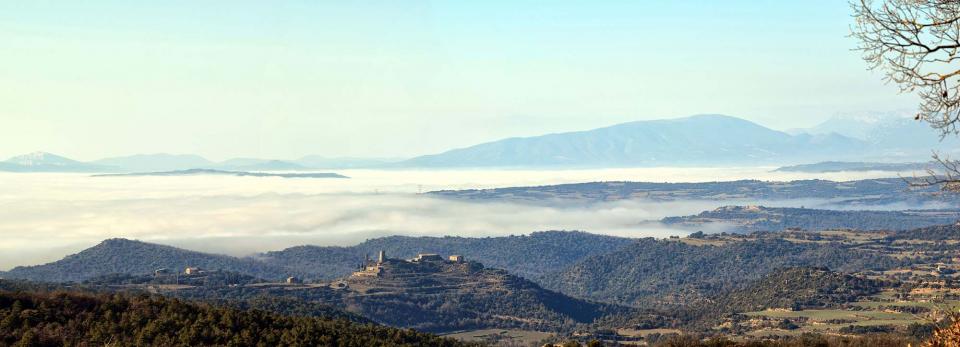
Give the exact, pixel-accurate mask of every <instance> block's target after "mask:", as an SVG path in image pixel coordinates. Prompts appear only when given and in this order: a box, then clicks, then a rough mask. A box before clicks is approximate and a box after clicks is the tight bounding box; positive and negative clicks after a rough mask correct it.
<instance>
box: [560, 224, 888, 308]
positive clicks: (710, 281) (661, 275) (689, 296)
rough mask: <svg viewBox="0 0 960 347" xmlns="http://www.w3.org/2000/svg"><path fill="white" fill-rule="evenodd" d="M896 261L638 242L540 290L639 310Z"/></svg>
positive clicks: (766, 243)
mask: <svg viewBox="0 0 960 347" xmlns="http://www.w3.org/2000/svg"><path fill="white" fill-rule="evenodd" d="M898 264H900V263H899V261H898V260H896V259H893V258H890V257H887V256H884V255H878V254H876V253H873V252H866V251H861V250H855V249H852V248H846V246H844V245H841V244H835V243H822V244H821V243H792V242H788V241H785V240H782V239H758V240H745V241H737V242H729V243H721V244H709V243H708V244H705V245H692V244H688V243H686V242H682V241H677V240H656V239H641V240H639V241H637V242H636V243H634V244H632V245H630V246H627V247H624V248H621V249H620V250H618V251H615V252H611V253H607V254H601V255H596V256H592V257H588V258H585V259H583V260H581V261H580V262H579V263H577V264H574V265H572V266H570V267H568V268H567V269H564V270H561V271H560V272H558V273H556V274H552V275H549V276H544V277H543V281H541V282H542V283H543V284H544V286H545V287H547V288H550V289H555V290H559V291H561V292H563V293H566V294H569V295H573V296H577V297H583V298H588V299H595V300H602V301H607V302H616V303H621V304H630V305H638V306H662V305H668V306H669V305H674V304H689V303H695V302H698V301H701V300H706V299H709V298H711V297H713V296H716V295H718V294H721V293H723V292H724V288H736V287H738V286H740V285H742V284H743V283H746V282H749V281H752V280H757V279H760V278H762V277H763V276H765V275H767V274H769V273H771V272H772V271H774V270H775V269H779V268H784V267H794V266H802V267H811V266H812V267H828V268H831V269H837V270H838V271H843V272H849V271H855V270H856V271H859V270H864V269H874V268H890V267H892V266H896V265H898Z"/></svg>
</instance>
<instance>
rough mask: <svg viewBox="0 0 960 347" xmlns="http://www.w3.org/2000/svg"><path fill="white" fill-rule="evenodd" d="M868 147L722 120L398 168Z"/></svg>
mask: <svg viewBox="0 0 960 347" xmlns="http://www.w3.org/2000/svg"><path fill="white" fill-rule="evenodd" d="M865 149H867V148H866V143H865V142H864V141H862V140H857V139H853V138H850V137H845V136H842V135H838V134H824V135H809V134H801V135H796V136H795V135H790V134H787V133H783V132H780V131H776V130H772V129H769V128H765V127H763V126H760V125H757V124H755V123H752V122H749V121H746V120H743V119H739V118H735V117H730V116H723V115H698V116H692V117H687V118H678V119H667V120H654V121H639V122H631V123H624V124H618V125H614V126H610V127H606V128H600V129H594V130H588V131H580V132H570V133H560V134H550V135H543V136H535V137H525V138H510V139H505V140H499V141H494V142H489V143H483V144H479V145H475V146H471V147H467V148H461V149H454V150H451V151H447V152H443V153H440V154H435V155H426V156H421V157H416V158H412V159H409V160H406V161H403V162H400V163H399V165H400V166H415V167H541V166H543V167H628V166H663V165H732V164H749V165H758V164H762V163H772V162H783V161H799V160H804V159H806V160H809V159H811V158H821V159H829V158H835V157H838V156H842V157H846V156H850V155H854V154H858V153H862V152H863V150H865Z"/></svg>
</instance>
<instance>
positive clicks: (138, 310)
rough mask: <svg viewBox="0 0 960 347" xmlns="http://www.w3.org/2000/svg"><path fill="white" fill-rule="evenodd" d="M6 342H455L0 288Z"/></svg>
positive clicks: (200, 307)
mask: <svg viewBox="0 0 960 347" xmlns="http://www.w3.org/2000/svg"><path fill="white" fill-rule="evenodd" d="M0 345H6V346H104V345H122V346H129V345H138V346H202V345H223V346H227V345H230V346H358V347H360V346H458V345H462V343H460V342H456V341H454V340H449V339H443V338H439V337H436V336H433V335H429V334H425V333H420V332H416V331H413V330H402V329H396V328H387V327H383V326H377V325H372V324H361V323H354V322H350V321H347V320H330V319H322V318H313V317H296V316H281V315H278V314H274V313H267V312H265V311H259V310H248V311H241V310H237V309H232V308H220V307H215V306H209V305H204V304H195V303H187V302H183V301H180V300H177V299H168V298H163V297H155V296H145V295H141V296H127V295H103V294H100V295H92V294H78V293H65V292H50V293H36V292H34V293H27V292H6V291H0Z"/></svg>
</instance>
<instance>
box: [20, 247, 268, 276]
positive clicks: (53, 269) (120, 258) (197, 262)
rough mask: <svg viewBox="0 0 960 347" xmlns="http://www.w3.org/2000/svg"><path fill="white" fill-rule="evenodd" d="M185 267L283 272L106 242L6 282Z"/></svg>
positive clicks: (32, 268) (241, 261) (220, 258)
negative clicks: (16, 279)
mask: <svg viewBox="0 0 960 347" xmlns="http://www.w3.org/2000/svg"><path fill="white" fill-rule="evenodd" d="M188 266H195V267H200V268H204V269H210V270H218V269H222V270H230V271H235V272H239V273H243V274H246V275H251V276H254V277H259V278H264V279H280V278H283V277H284V276H286V275H285V274H284V271H283V269H281V268H278V267H276V266H273V265H270V264H266V263H263V262H259V261H256V260H252V259H240V258H235V257H230V256H225V255H216V254H207V253H201V252H194V251H188V250H184V249H179V248H176V247H170V246H164V245H158V244H153V243H146V242H140V241H133V240H126V239H109V240H104V241H103V242H101V243H100V244H98V245H96V246H94V247H91V248H88V249H85V250H83V251H81V252H80V253H77V254H73V255H69V256H67V257H65V258H63V259H61V260H58V261H55V262H52V263H48V264H43V265H36V266H19V267H15V268H13V269H12V270H10V271H8V272H6V273H5V274H4V276H6V277H8V278H22V279H31V280H38V281H53V282H64V281H82V280H84V279H88V278H92V277H96V276H102V275H107V274H115V273H123V274H145V273H153V272H154V271H155V270H157V269H161V268H166V269H169V270H170V271H183V269H184V268H186V267H188Z"/></svg>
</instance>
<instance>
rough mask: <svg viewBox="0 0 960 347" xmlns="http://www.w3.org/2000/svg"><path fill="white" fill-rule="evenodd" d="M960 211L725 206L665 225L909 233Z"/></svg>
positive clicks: (947, 220)
mask: <svg viewBox="0 0 960 347" xmlns="http://www.w3.org/2000/svg"><path fill="white" fill-rule="evenodd" d="M957 220H960V210H956V209H954V210H904V211H854V210H840V211H838V210H819V209H808V208H789V207H764V206H722V207H720V208H717V209H715V210H712V211H704V212H701V213H699V214H696V215H692V216H679V217H667V218H664V219H662V220H661V223H663V224H665V225H669V226H673V227H680V228H684V229H689V230H696V229H701V228H702V229H705V230H724V231H729V232H736V233H750V232H755V231H781V230H786V229H791V228H796V229H803V230H837V229H854V230H888V231H896V230H908V229H916V228H922V227H930V226H935V225H946V224H952V223H956V222H957Z"/></svg>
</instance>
